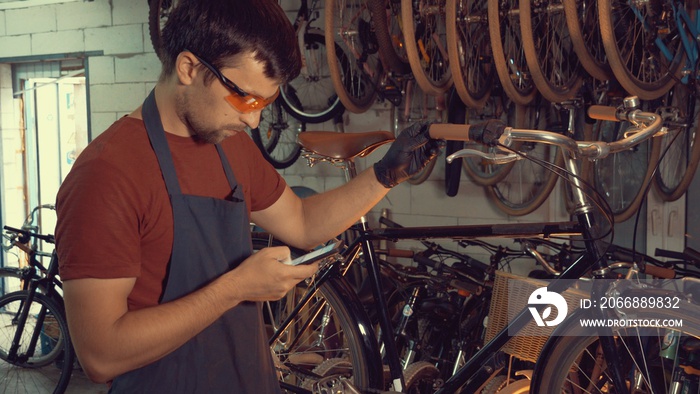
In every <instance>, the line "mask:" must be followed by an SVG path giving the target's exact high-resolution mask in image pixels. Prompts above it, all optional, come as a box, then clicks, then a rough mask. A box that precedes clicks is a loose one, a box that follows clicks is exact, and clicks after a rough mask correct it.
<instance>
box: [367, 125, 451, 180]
mask: <svg viewBox="0 0 700 394" xmlns="http://www.w3.org/2000/svg"><path fill="white" fill-rule="evenodd" d="M432 123H433V122H432V121H424V122H418V123H414V124H413V125H411V126H409V127H407V128H406V129H404V130H403V131H402V132H401V134H399V136H398V137H396V140H395V141H394V142H393V143H392V144H391V147H389V151H388V152H386V155H384V157H383V158H382V159H381V160H379V161H378V162H376V163H374V174H375V175H376V176H377V180H378V181H379V183H381V184H382V185H384V187H386V188H387V189H390V188H392V187H394V186H396V185H398V184H399V183H401V182H403V181H405V180H406V179H408V178H410V177H411V176H413V175H414V174H416V173H417V172H418V171H420V170H422V169H423V167H425V165H426V164H428V162H429V161H431V160H433V159H434V158H435V157H436V156H437V155H438V153H439V152H440V143H439V141H438V140H434V139H431V138H430V136H429V135H428V129H429V127H430V125H431V124H432Z"/></svg>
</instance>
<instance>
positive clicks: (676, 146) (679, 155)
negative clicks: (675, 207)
mask: <svg viewBox="0 0 700 394" xmlns="http://www.w3.org/2000/svg"><path fill="white" fill-rule="evenodd" d="M688 89H693V87H687V86H685V85H681V84H677V85H676V87H675V88H674V89H673V90H672V92H673V97H672V98H671V101H672V102H671V105H672V109H673V110H678V113H677V121H676V122H674V123H676V124H675V125H672V126H670V127H668V133H667V134H664V135H662V136H660V137H657V138H654V144H658V147H657V149H658V150H659V152H660V154H661V152H664V151H665V150H666V148H667V147H668V145H669V144H671V141H673V144H672V145H671V146H670V147H668V148H669V149H668V151H667V152H666V154H665V156H664V157H663V158H662V159H661V162H660V163H659V170H658V171H657V172H656V174H655V176H654V188H655V190H656V191H657V192H658V194H659V195H660V196H661V198H662V199H663V200H664V201H675V200H677V199H679V198H680V197H681V196H682V195H683V194H685V192H686V190H687V189H688V186H690V183H691V182H692V180H693V178H694V177H695V172H696V170H697V167H698V162H699V161H700V133H699V130H698V120H697V110H698V98H697V95H695V94H688V93H689V90H688Z"/></svg>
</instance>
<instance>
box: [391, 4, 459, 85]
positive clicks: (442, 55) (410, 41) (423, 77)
mask: <svg viewBox="0 0 700 394" xmlns="http://www.w3.org/2000/svg"><path fill="white" fill-rule="evenodd" d="M401 22H402V26H403V32H404V37H406V54H407V55H408V63H409V64H410V65H411V71H412V72H413V76H414V77H415V78H416V82H417V83H418V86H420V88H421V89H422V90H423V91H424V92H426V93H427V94H432V95H438V94H442V93H445V92H446V91H447V90H448V89H449V88H450V87H451V86H452V73H451V72H450V66H449V55H448V53H447V34H446V30H445V29H446V23H445V6H444V1H441V0H420V1H414V0H402V1H401Z"/></svg>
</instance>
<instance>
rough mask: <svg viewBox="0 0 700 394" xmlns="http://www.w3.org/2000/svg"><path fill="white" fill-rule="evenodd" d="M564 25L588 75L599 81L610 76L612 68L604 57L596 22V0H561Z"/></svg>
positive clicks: (598, 26) (605, 79) (601, 40)
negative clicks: (564, 17) (564, 19)
mask: <svg viewBox="0 0 700 394" xmlns="http://www.w3.org/2000/svg"><path fill="white" fill-rule="evenodd" d="M562 3H563V4H564V15H565V16H566V26H567V28H568V30H569V35H570V36H571V43H572V45H573V47H574V51H575V52H576V56H578V59H579V61H580V62H581V65H582V66H583V68H584V69H585V70H586V72H588V74H589V75H590V76H592V77H593V78H595V79H597V80H600V81H607V80H609V79H610V78H611V77H612V70H610V65H609V64H608V61H607V58H606V57H605V48H604V47H603V39H602V37H601V36H600V23H599V22H598V2H597V1H596V0H592V1H591V0H563V1H562Z"/></svg>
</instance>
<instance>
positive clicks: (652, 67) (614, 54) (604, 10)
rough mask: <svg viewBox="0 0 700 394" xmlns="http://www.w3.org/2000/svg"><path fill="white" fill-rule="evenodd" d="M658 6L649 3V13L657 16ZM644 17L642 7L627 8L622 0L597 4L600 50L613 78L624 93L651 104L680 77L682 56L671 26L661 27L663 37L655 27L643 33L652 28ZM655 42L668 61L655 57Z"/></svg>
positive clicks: (681, 50)
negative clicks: (669, 55) (668, 53)
mask: <svg viewBox="0 0 700 394" xmlns="http://www.w3.org/2000/svg"><path fill="white" fill-rule="evenodd" d="M662 5H663V2H652V3H649V9H654V11H653V12H655V13H661V12H662V11H663V10H660V9H656V8H657V7H660V6H662ZM647 16H648V11H647V9H646V8H645V7H637V6H630V5H629V3H628V2H627V1H624V0H600V1H599V2H598V18H599V21H600V31H601V36H602V38H603V46H604V48H605V54H606V56H607V58H608V62H609V64H610V68H611V69H612V72H613V74H614V75H615V78H616V79H617V81H618V82H619V83H620V85H622V87H623V88H624V89H625V90H626V91H627V92H628V93H630V94H633V95H636V96H638V97H639V98H640V99H642V100H653V99H656V98H659V97H661V96H663V95H664V94H665V93H666V92H668V91H669V90H670V89H671V87H672V86H673V84H674V83H675V81H676V80H677V79H678V78H679V77H680V75H679V73H680V71H681V65H682V64H683V63H685V62H684V58H685V54H684V53H685V52H684V51H683V49H682V43H681V41H680V36H679V34H678V27H677V26H675V24H674V23H673V22H671V23H665V26H667V28H668V29H669V31H668V33H667V34H666V33H664V34H658V32H657V31H656V30H655V29H656V27H655V28H654V31H647V30H646V29H645V26H647V25H649V24H651V25H649V26H652V25H653V26H656V24H655V21H652V20H647ZM640 18H643V19H644V20H643V21H642V20H640ZM671 19H672V17H671ZM655 39H659V40H661V41H663V42H664V44H665V45H666V47H667V49H668V50H669V51H671V53H672V57H673V58H672V59H668V60H667V59H665V58H664V57H663V56H662V55H661V54H660V53H659V51H658V50H657V48H656V46H655V45H654V44H653V42H654V40H655Z"/></svg>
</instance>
